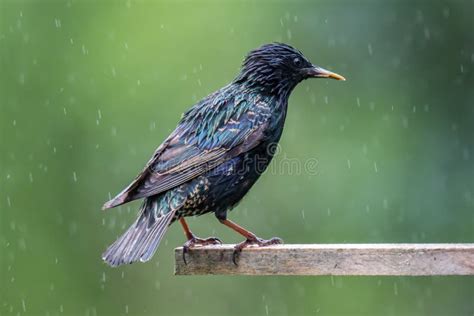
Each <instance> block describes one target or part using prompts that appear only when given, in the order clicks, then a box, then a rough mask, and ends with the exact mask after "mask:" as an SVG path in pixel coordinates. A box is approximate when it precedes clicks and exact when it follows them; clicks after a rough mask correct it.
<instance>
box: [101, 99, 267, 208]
mask: <svg viewBox="0 0 474 316" xmlns="http://www.w3.org/2000/svg"><path fill="white" fill-rule="evenodd" d="M236 102H239V103H238V104H237V106H235V105H236ZM208 103H209V104H204V105H202V106H200V107H199V106H196V107H194V108H192V109H191V110H190V111H188V112H187V113H186V114H185V116H184V117H183V119H182V120H181V122H180V123H179V125H178V127H177V128H176V130H175V131H174V132H173V133H172V134H171V135H170V136H169V137H168V139H167V140H166V141H165V142H164V143H163V144H162V145H161V146H160V147H159V148H158V149H157V150H156V152H155V154H154V155H153V157H152V158H151V159H150V161H149V162H148V163H147V165H146V167H145V169H144V170H143V171H142V172H141V173H140V174H139V175H138V176H137V178H136V179H135V180H134V181H133V182H132V183H131V184H130V185H129V186H128V187H127V188H125V189H124V190H123V191H122V192H121V193H119V194H118V195H117V196H116V197H115V198H113V199H112V200H110V201H108V202H107V203H106V204H105V205H104V209H106V208H110V207H114V206H117V205H120V204H123V203H126V202H129V201H132V200H135V199H139V198H143V197H147V196H152V195H155V194H158V193H161V192H164V191H167V190H169V189H172V188H174V187H177V186H179V185H181V184H183V183H185V182H187V181H189V180H191V179H193V178H195V177H197V176H199V175H201V174H203V173H205V172H206V171H209V170H211V169H213V168H215V167H217V166H218V165H219V164H221V163H223V162H224V161H226V160H228V159H231V158H233V157H235V156H237V155H239V154H241V153H243V152H247V151H249V150H250V149H252V148H254V147H255V146H257V145H258V144H260V143H261V141H262V140H263V139H264V137H265V136H264V131H265V129H266V127H267V125H268V118H269V117H270V109H269V108H268V107H266V105H265V104H264V103H262V104H260V105H257V107H258V109H256V108H255V107H253V106H250V104H249V102H248V101H246V100H234V99H232V100H230V101H228V100H224V101H220V102H208ZM198 105H199V104H198Z"/></svg>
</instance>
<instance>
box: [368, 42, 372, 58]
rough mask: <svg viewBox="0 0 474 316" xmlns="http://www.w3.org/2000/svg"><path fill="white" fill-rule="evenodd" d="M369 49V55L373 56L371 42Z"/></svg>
mask: <svg viewBox="0 0 474 316" xmlns="http://www.w3.org/2000/svg"><path fill="white" fill-rule="evenodd" d="M367 50H368V51H369V55H370V56H372V54H373V50H372V44H370V43H369V45H367Z"/></svg>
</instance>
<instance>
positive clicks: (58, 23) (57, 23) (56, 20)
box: [54, 18, 61, 28]
mask: <svg viewBox="0 0 474 316" xmlns="http://www.w3.org/2000/svg"><path fill="white" fill-rule="evenodd" d="M54 24H55V25H56V27H57V28H60V27H61V20H60V19H57V18H56V19H54Z"/></svg>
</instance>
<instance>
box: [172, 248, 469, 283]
mask: <svg viewBox="0 0 474 316" xmlns="http://www.w3.org/2000/svg"><path fill="white" fill-rule="evenodd" d="M233 251H234V245H220V246H205V247H196V248H193V249H190V251H189V252H188V253H187V254H186V261H187V264H185V263H184V261H183V248H181V247H180V248H176V249H175V260H176V266H175V274H176V275H205V274H226V275H399V276H400V275H411V276H415V275H474V244H324V245H318V244H315V245H312V244H308V245H275V246H269V247H260V248H258V247H249V248H245V249H244V250H243V251H242V253H241V254H240V256H239V257H238V259H237V263H238V265H237V266H236V265H234V263H233V262H232V253H233Z"/></svg>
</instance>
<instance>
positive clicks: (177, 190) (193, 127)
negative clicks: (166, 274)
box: [103, 43, 342, 266]
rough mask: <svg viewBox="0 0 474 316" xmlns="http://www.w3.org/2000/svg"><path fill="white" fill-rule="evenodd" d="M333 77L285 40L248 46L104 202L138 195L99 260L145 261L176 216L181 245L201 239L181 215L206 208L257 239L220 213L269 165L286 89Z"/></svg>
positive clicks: (251, 239) (113, 262)
mask: <svg viewBox="0 0 474 316" xmlns="http://www.w3.org/2000/svg"><path fill="white" fill-rule="evenodd" d="M335 76H338V75H336V74H333V73H330V72H328V71H326V70H324V69H321V68H317V67H315V66H313V65H312V64H311V63H310V62H309V61H308V60H307V59H306V58H305V57H304V56H303V55H302V54H301V52H299V51H298V50H296V49H294V48H292V47H291V46H288V45H285V44H280V43H273V44H267V45H264V46H262V47H260V48H258V49H256V50H254V51H251V52H250V53H249V54H248V56H247V57H246V59H245V61H244V64H243V66H242V70H241V72H240V74H239V75H238V76H237V78H236V79H235V80H234V81H233V82H232V83H230V84H229V85H227V86H225V87H223V88H222V89H220V90H218V91H216V92H214V93H213V94H211V95H209V96H207V97H205V98H204V99H203V100H201V101H200V102H198V103H197V104H196V105H194V106H193V107H192V108H190V109H189V110H188V111H187V112H186V113H185V114H184V115H183V118H182V119H181V121H180V122H179V123H178V126H177V127H176V129H175V130H174V131H173V132H172V133H171V135H170V136H169V137H168V138H167V139H166V140H165V141H164V142H163V144H161V145H160V146H159V147H158V149H157V150H156V152H155V153H154V155H153V157H152V158H151V159H150V160H149V161H148V163H147V164H146V166H145V168H144V169H143V171H142V172H141V173H140V174H139V175H138V176H137V178H136V179H135V180H134V181H133V182H132V183H131V184H130V185H129V186H128V187H127V188H125V189H124V190H123V191H122V192H121V193H119V194H118V195H117V196H116V197H115V198H113V199H112V200H110V201H108V202H107V203H106V204H105V205H104V209H105V208H111V207H115V206H118V205H121V204H124V203H127V202H129V201H132V200H136V199H140V198H144V202H143V205H142V207H141V212H140V215H139V218H138V219H137V221H136V222H135V223H134V224H133V225H132V226H131V227H130V228H129V229H128V230H127V231H126V232H125V233H124V235H123V236H122V237H120V238H119V239H118V240H117V241H116V242H115V243H114V244H112V245H111V246H110V247H109V248H108V249H107V250H106V251H105V253H104V254H103V259H104V260H105V261H106V262H107V263H108V264H109V265H111V266H117V265H120V264H124V263H132V262H135V261H138V260H140V261H147V260H149V259H150V258H151V256H152V255H153V253H154V252H155V251H156V249H157V247H158V245H159V242H160V240H161V238H162V237H163V235H164V233H165V231H166V229H167V227H168V226H169V225H170V224H171V223H173V222H174V221H176V220H178V219H181V223H182V224H183V228H185V232H186V235H187V237H188V239H189V242H190V244H189V245H191V246H192V245H194V244H195V243H204V242H205V241H203V240H200V239H197V238H195V237H194V235H192V233H191V232H190V231H189V229H188V228H187V225H186V224H185V222H184V219H182V218H183V217H186V216H193V215H202V214H205V213H208V212H214V213H215V215H216V217H217V218H218V219H219V220H220V221H221V222H222V223H224V224H226V225H227V226H229V227H231V228H233V229H236V230H237V231H238V232H240V233H241V234H243V235H244V236H245V237H246V239H247V240H248V242H256V243H259V242H258V241H259V239H258V240H257V237H256V236H255V235H253V234H251V233H250V232H247V231H245V230H244V229H243V228H241V227H238V226H237V225H236V224H234V223H232V222H230V221H228V220H227V212H228V211H229V210H230V209H232V207H234V206H235V205H236V204H237V203H238V202H239V201H240V200H241V199H242V197H243V196H244V195H245V194H246V193H247V192H248V190H249V189H250V188H251V187H252V185H253V184H254V183H255V182H256V181H257V179H258V178H259V176H260V175H261V174H262V172H263V171H264V170H265V169H266V167H267V166H268V164H269V163H270V161H271V159H272V157H273V154H274V152H273V149H274V144H276V143H277V142H278V141H279V139H280V136H281V133H282V130H283V125H284V122H285V116H286V112H287V105H288V98H289V95H290V93H291V91H292V90H293V88H294V87H295V86H296V85H297V84H298V83H299V82H300V81H302V80H304V79H307V78H309V77H332V78H336V77H335ZM341 78H342V77H341ZM336 79H339V78H336ZM233 225H235V226H233ZM240 229H241V230H242V231H240ZM198 241H200V242H198ZM213 241H216V239H209V240H208V242H209V243H212V242H213ZM243 246H245V245H244V244H243ZM243 246H242V248H243Z"/></svg>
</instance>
